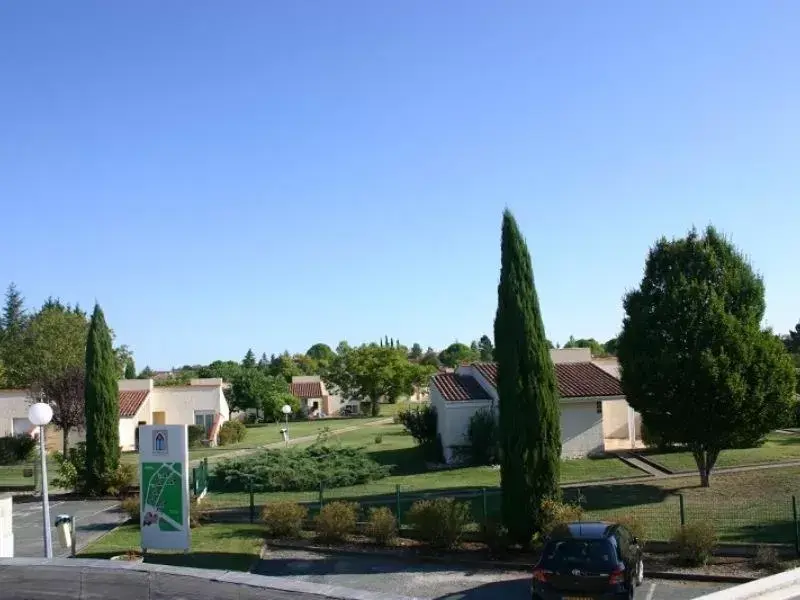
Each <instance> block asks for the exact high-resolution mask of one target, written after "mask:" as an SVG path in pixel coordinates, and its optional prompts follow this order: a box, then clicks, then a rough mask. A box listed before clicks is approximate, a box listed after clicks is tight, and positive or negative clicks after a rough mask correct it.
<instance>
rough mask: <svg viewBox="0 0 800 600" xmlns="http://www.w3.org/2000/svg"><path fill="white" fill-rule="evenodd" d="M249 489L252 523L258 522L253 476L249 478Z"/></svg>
mask: <svg viewBox="0 0 800 600" xmlns="http://www.w3.org/2000/svg"><path fill="white" fill-rule="evenodd" d="M247 491H248V492H250V523H251V524H252V523H255V522H256V498H255V493H254V492H253V478H252V477H248V478H247Z"/></svg>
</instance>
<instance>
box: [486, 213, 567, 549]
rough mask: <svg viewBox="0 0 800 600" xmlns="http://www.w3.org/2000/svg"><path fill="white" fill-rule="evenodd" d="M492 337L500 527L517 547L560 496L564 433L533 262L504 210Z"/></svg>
mask: <svg viewBox="0 0 800 600" xmlns="http://www.w3.org/2000/svg"><path fill="white" fill-rule="evenodd" d="M494 339H495V348H494V357H495V360H496V361H497V392H498V396H499V409H500V419H499V421H500V422H499V437H500V447H501V461H500V485H501V488H502V492H503V496H502V515H503V523H504V525H505V526H506V527H507V528H508V531H509V534H510V536H511V538H512V539H513V540H514V541H515V542H518V543H523V544H527V543H529V542H530V539H531V535H532V534H533V533H534V532H535V531H537V529H538V527H539V525H540V521H541V519H540V513H541V503H542V500H545V499H548V498H555V497H557V496H558V494H559V474H560V473H559V471H560V466H561V427H560V411H559V404H558V388H557V387H556V376H555V368H554V367H553V363H552V361H551V359H550V353H549V351H548V348H547V338H546V337H545V332H544V324H543V322H542V315H541V311H540V310H539V299H538V297H537V295H536V287H535V285H534V281H533V268H532V266H531V258H530V254H529V253H528V247H527V244H526V243H525V240H524V238H523V237H522V234H521V233H520V231H519V228H518V227H517V223H516V221H515V219H514V217H513V215H512V214H511V212H510V211H509V210H506V211H505V212H504V213H503V228H502V240H501V267H500V283H499V285H498V288H497V315H496V317H495V321H494Z"/></svg>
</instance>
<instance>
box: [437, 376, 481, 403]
mask: <svg viewBox="0 0 800 600" xmlns="http://www.w3.org/2000/svg"><path fill="white" fill-rule="evenodd" d="M431 381H432V382H433V384H434V385H435V386H436V389H438V390H439V393H440V394H441V395H442V398H444V399H445V400H447V401H450V402H453V401H458V400H489V394H488V393H487V392H486V390H484V389H483V388H482V387H481V384H479V383H478V380H477V379H475V378H474V377H473V376H472V375H461V374H459V373H437V374H436V375H434V376H433V377H432V378H431Z"/></svg>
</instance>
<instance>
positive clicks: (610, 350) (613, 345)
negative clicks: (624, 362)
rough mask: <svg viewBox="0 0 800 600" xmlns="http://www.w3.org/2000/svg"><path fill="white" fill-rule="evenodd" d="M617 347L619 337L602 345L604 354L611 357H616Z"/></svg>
mask: <svg viewBox="0 0 800 600" xmlns="http://www.w3.org/2000/svg"><path fill="white" fill-rule="evenodd" d="M618 346H619V337H613V338H611V339H610V340H608V341H607V342H606V343H605V344H603V348H605V351H606V354H610V355H611V356H616V355H617V348H618Z"/></svg>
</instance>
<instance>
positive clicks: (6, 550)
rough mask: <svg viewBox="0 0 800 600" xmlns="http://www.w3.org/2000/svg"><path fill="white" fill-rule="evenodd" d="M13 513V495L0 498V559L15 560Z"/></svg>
mask: <svg viewBox="0 0 800 600" xmlns="http://www.w3.org/2000/svg"><path fill="white" fill-rule="evenodd" d="M13 511H14V507H13V506H12V505H11V494H6V495H5V496H3V497H0V558H14V528H13V523H12V517H13Z"/></svg>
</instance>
